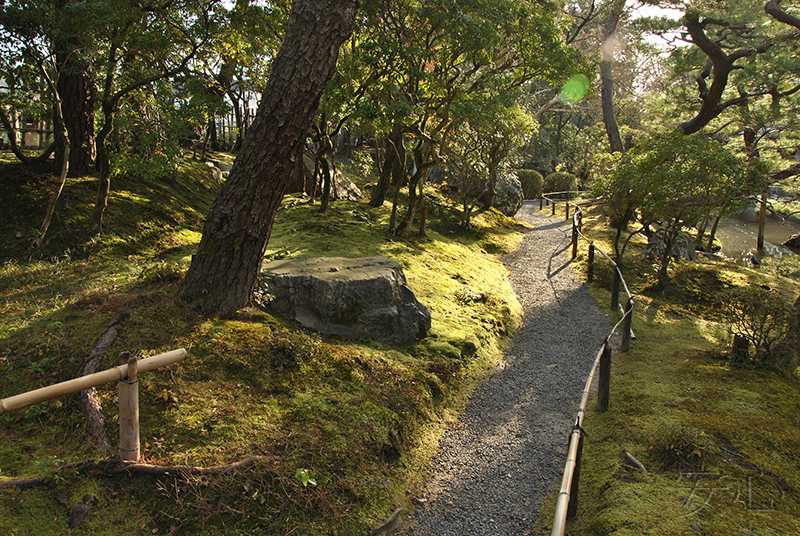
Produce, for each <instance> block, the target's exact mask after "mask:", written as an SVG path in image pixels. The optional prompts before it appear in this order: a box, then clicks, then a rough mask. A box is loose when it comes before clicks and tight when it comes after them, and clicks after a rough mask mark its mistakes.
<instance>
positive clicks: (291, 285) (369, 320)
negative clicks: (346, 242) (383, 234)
mask: <svg viewBox="0 0 800 536" xmlns="http://www.w3.org/2000/svg"><path fill="white" fill-rule="evenodd" d="M257 294H259V295H260V296H266V298H267V299H266V300H263V301H265V302H268V303H269V305H268V307H269V309H271V310H273V311H275V312H277V313H279V314H282V315H284V316H287V317H289V318H293V319H295V320H297V321H298V322H300V323H301V324H303V325H304V326H306V327H308V328H311V329H314V330H316V331H320V332H322V333H328V334H335V335H340V336H343V337H349V338H367V339H375V340H378V341H381V342H384V343H388V344H409V343H413V342H414V341H416V340H417V339H420V338H422V337H424V336H425V335H426V334H427V333H428V331H429V330H430V327H431V313H430V310H429V309H428V308H427V307H426V306H425V305H423V304H422V303H421V302H420V301H419V300H417V298H416V296H415V295H414V293H413V291H412V290H411V289H410V288H409V286H408V284H407V283H406V278H405V275H404V274H403V269H402V267H401V266H400V264H399V263H398V262H397V261H394V260H392V259H387V258H385V257H362V258H358V259H346V258H342V257H323V258H313V259H288V260H278V261H273V262H269V263H266V264H265V265H264V267H263V271H262V273H261V278H260V283H259V289H258V291H257Z"/></svg>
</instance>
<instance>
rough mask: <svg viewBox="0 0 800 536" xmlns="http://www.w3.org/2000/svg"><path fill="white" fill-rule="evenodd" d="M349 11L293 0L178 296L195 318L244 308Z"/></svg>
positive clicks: (334, 4) (324, 1)
mask: <svg viewBox="0 0 800 536" xmlns="http://www.w3.org/2000/svg"><path fill="white" fill-rule="evenodd" d="M356 10H357V3H356V2H354V1H352V0H296V1H295V3H294V7H293V10H292V14H291V16H290V17H289V22H288V24H287V26H286V32H285V34H284V38H283V43H282V44H281V48H280V51H279V52H278V55H277V57H276V58H275V61H274V63H273V66H272V73H271V75H270V78H269V81H268V82H267V87H266V88H265V91H264V94H263V97H262V99H261V103H260V104H259V109H258V112H257V114H256V117H255V119H254V121H253V124H252V126H251V127H250V128H249V130H248V132H247V135H246V136H245V139H244V141H243V143H242V151H241V153H240V154H239V156H238V158H237V159H236V163H235V164H234V167H233V170H231V174H230V176H229V177H228V180H227V181H226V182H225V185H224V186H223V189H222V192H221V193H220V196H219V197H218V198H217V200H216V201H215V203H214V205H213V207H212V208H211V213H210V214H209V216H208V219H207V220H206V224H205V228H204V230H203V238H202V240H201V241H200V246H199V248H198V251H197V253H196V254H195V255H194V257H193V258H192V264H191V266H190V268H189V272H188V273H187V275H186V278H185V279H184V281H183V284H182V285H181V288H180V291H179V295H180V297H181V298H183V299H184V300H186V301H189V302H192V303H193V305H194V306H195V307H197V308H198V309H199V310H200V311H201V312H203V313H209V314H216V315H220V316H229V315H231V314H233V313H234V312H236V310H237V309H239V308H241V307H244V306H245V305H247V303H248V302H249V300H250V296H251V294H252V291H253V287H254V286H255V283H256V278H257V277H258V273H259V271H260V269H261V263H262V260H263V258H264V251H265V249H266V247H267V244H268V242H269V236H270V233H271V231H272V225H273V222H274V221H275V213H276V212H277V210H278V207H279V206H280V202H281V199H282V197H283V191H284V188H285V186H286V184H287V183H288V181H289V180H290V179H291V175H292V170H293V168H294V158H296V157H297V155H298V146H299V145H301V144H302V143H304V142H305V138H306V136H307V134H308V131H309V129H310V127H311V125H312V122H313V120H314V115H315V113H316V110H317V106H318V105H319V100H320V97H321V96H322V91H323V90H324V89H325V85H326V83H327V81H328V79H329V78H330V76H331V75H332V73H333V69H334V67H335V66H336V59H337V57H338V53H339V47H340V46H341V44H342V43H343V42H344V41H345V40H346V39H347V38H348V37H349V36H350V33H351V32H352V30H353V23H354V21H355V15H356Z"/></svg>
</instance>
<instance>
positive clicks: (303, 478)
mask: <svg viewBox="0 0 800 536" xmlns="http://www.w3.org/2000/svg"><path fill="white" fill-rule="evenodd" d="M294 476H296V477H297V479H298V480H300V482H302V483H303V487H304V488H306V487H308V485H309V484H311V485H312V486H316V485H317V481H316V480H314V479H313V478H310V477H309V476H308V469H298V470H297V472H296V473H295V474H294Z"/></svg>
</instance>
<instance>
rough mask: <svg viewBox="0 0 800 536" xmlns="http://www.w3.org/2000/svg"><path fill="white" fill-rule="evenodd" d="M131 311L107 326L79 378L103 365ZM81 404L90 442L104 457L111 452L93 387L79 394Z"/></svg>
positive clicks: (125, 311) (120, 314) (101, 411)
mask: <svg viewBox="0 0 800 536" xmlns="http://www.w3.org/2000/svg"><path fill="white" fill-rule="evenodd" d="M131 312H132V311H131V310H129V309H124V310H122V311H120V312H119V313H117V316H116V318H115V319H114V320H113V321H112V322H111V323H110V324H109V325H108V329H106V331H105V332H104V333H103V334H102V335H101V336H100V339H99V340H98V341H97V344H95V345H94V348H93V349H92V353H91V354H89V360H88V361H86V364H85V365H83V370H81V376H88V375H89V374H94V373H95V372H98V371H99V370H100V367H101V365H102V364H103V358H104V357H105V355H106V351H108V349H109V348H110V347H111V345H113V344H114V342H115V341H116V340H117V336H118V335H119V329H120V324H121V323H122V322H123V321H124V320H125V319H126V318H128V316H129V315H130V314H131ZM80 397H81V403H82V404H83V409H84V411H85V412H86V421H87V423H88V425H89V434H90V435H91V437H92V440H93V441H94V442H95V444H96V445H97V446H98V448H99V449H100V452H102V453H103V455H104V456H107V455H108V454H110V452H111V442H110V441H109V440H108V436H107V435H106V427H105V418H104V417H103V410H102V408H101V406H100V399H99V397H98V396H97V391H96V390H95V388H94V387H92V388H91V389H86V390H83V391H81V392H80Z"/></svg>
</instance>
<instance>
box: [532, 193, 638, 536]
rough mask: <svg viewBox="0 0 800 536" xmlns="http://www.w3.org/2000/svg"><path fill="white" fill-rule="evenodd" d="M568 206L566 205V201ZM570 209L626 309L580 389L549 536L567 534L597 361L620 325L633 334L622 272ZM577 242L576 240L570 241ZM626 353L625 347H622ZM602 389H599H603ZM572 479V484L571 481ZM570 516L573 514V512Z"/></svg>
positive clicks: (577, 232) (578, 212)
mask: <svg viewBox="0 0 800 536" xmlns="http://www.w3.org/2000/svg"><path fill="white" fill-rule="evenodd" d="M557 193H571V192H557ZM542 197H543V198H545V199H547V200H548V201H550V202H551V203H554V201H553V200H551V199H549V198H547V197H546V196H544V195H542ZM567 202H568V201H567ZM568 203H569V202H568ZM569 204H571V205H572V206H573V207H575V211H574V213H573V216H572V229H573V234H574V235H575V236H576V237H577V236H580V237H582V238H583V239H584V240H586V241H587V242H588V243H589V245H590V247H591V248H592V249H593V250H594V251H598V252H600V255H602V256H603V257H605V258H606V259H607V260H608V261H609V262H610V263H611V265H612V266H613V268H614V270H616V274H618V275H619V279H620V282H621V283H622V286H623V288H624V289H625V293H626V294H627V295H628V305H629V306H628V307H627V308H626V309H625V310H624V311H623V314H622V318H621V319H620V320H619V321H618V322H617V323H616V324H615V325H614V327H613V328H612V329H611V333H610V334H609V335H608V337H607V338H606V340H605V342H604V343H603V345H602V346H601V347H600V351H599V352H598V353H597V357H596V358H595V360H594V364H593V365H592V370H591V372H590V373H589V377H588V378H587V380H586V386H585V387H584V390H583V396H582V397H581V405H580V408H579V409H578V414H577V417H576V419H575V425H574V426H573V427H572V432H571V433H570V438H569V448H568V449H567V460H566V462H565V464H564V476H563V477H562V479H561V490H560V491H559V494H558V499H557V501H556V511H555V514H554V519H553V531H552V536H564V534H565V533H566V527H567V518H568V517H569V516H570V513H569V512H570V502H571V501H572V500H575V499H577V497H575V496H574V494H573V490H574V489H577V475H578V474H579V472H580V467H579V460H580V454H581V450H582V446H583V441H582V436H583V433H584V432H583V420H584V417H585V415H586V405H587V403H588V401H589V392H590V391H591V388H592V382H593V381H594V376H595V374H596V373H597V370H598V367H600V362H601V359H602V357H603V355H604V354H605V353H606V351H607V349H609V350H610V346H609V345H610V341H611V337H613V336H614V334H615V333H616V332H617V329H619V327H620V326H621V325H623V324H625V326H626V328H627V330H630V331H629V333H631V334H632V333H633V330H631V329H630V327H629V326H630V319H631V315H632V314H633V296H632V295H631V292H630V289H629V288H628V284H627V283H626V282H625V278H624V277H622V271H621V270H620V268H619V265H618V264H617V263H616V262H614V260H613V259H612V258H611V257H609V256H608V255H607V254H606V253H605V252H604V251H603V250H602V249H600V248H599V247H597V246H596V245H595V244H594V242H593V241H592V240H590V239H589V238H587V237H586V236H585V235H584V234H583V232H582V231H581V229H580V228H579V227H580V226H579V224H578V221H579V218H580V219H582V217H583V213H582V210H581V208H580V206H578V205H576V204H574V203H569ZM573 240H576V238H573ZM625 346H626V348H625V350H627V344H625ZM602 387H603V386H601V388H602ZM573 480H575V482H573ZM576 506H577V505H576V504H573V509H574V508H576ZM571 515H574V511H573V513H572V514H571Z"/></svg>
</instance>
